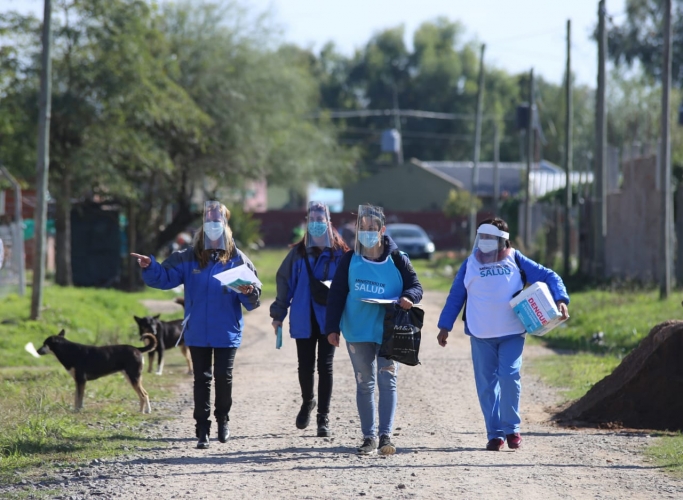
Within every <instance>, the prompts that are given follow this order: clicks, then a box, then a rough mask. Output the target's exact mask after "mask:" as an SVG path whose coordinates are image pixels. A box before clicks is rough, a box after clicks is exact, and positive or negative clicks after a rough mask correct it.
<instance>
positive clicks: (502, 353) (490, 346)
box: [470, 334, 525, 440]
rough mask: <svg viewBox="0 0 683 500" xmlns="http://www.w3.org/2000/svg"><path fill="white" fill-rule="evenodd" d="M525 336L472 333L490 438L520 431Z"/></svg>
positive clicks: (487, 432)
mask: <svg viewBox="0 0 683 500" xmlns="http://www.w3.org/2000/svg"><path fill="white" fill-rule="evenodd" d="M524 340H525V336H524V335H523V334H520V335H509V336H506V337H500V338H494V339H479V338H477V337H470V343H471V345H472V363H473V365H474V381H475V383H476V385H477V394H478V396H479V405H480V406H481V411H482V413H483V414H484V422H485V423H486V434H487V435H488V439H489V440H491V439H494V438H502V439H505V435H506V434H514V433H515V432H519V424H520V423H521V421H522V419H521V417H520V415H519V399H520V396H521V394H522V382H521V380H520V372H519V371H520V369H521V368H522V351H523V350H524Z"/></svg>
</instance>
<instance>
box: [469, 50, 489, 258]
mask: <svg viewBox="0 0 683 500" xmlns="http://www.w3.org/2000/svg"><path fill="white" fill-rule="evenodd" d="M485 50H486V45H482V46H481V56H480V57H479V83H478V87H477V114H476V116H475V122H474V157H473V159H472V162H473V164H472V197H471V201H470V247H472V246H473V245H474V237H475V235H476V230H477V207H476V203H475V200H476V198H477V193H478V191H479V150H480V144H481V119H482V112H483V105H484V51H485Z"/></svg>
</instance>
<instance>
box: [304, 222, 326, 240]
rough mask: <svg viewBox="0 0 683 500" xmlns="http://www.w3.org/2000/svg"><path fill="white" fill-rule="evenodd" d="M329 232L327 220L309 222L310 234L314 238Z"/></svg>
mask: <svg viewBox="0 0 683 500" xmlns="http://www.w3.org/2000/svg"><path fill="white" fill-rule="evenodd" d="M326 232H327V222H318V221H311V222H309V223H308V234H310V235H311V236H313V237H314V238H320V237H321V236H322V235H323V234H325V233H326Z"/></svg>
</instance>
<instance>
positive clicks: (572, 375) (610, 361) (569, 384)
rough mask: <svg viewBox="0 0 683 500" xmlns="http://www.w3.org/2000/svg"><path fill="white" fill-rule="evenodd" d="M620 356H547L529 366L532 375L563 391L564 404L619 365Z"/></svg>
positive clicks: (586, 390) (583, 354) (582, 393)
mask: <svg viewBox="0 0 683 500" xmlns="http://www.w3.org/2000/svg"><path fill="white" fill-rule="evenodd" d="M619 362H620V359H619V358H617V357H616V356H597V355H595V354H588V353H581V354H570V355H556V356H543V357H540V358H536V359H533V361H532V362H531V363H529V369H530V370H531V372H532V373H535V374H537V375H539V376H540V377H541V378H542V379H543V380H544V381H545V382H546V383H547V384H549V385H551V386H553V387H558V388H561V391H560V393H561V395H562V398H563V401H562V402H565V401H570V400H574V399H578V398H580V397H581V396H583V395H584V394H585V393H586V392H588V390H589V389H590V388H591V387H593V386H594V385H595V384H596V382H598V381H599V380H602V379H603V378H605V377H606V376H607V375H609V374H610V373H612V371H613V370H614V368H616V366H617V365H618V364H619Z"/></svg>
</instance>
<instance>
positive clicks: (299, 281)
mask: <svg viewBox="0 0 683 500" xmlns="http://www.w3.org/2000/svg"><path fill="white" fill-rule="evenodd" d="M307 220H308V224H307V231H306V233H305V235H304V237H303V239H302V240H301V241H299V242H298V243H297V244H295V245H294V246H293V247H292V249H291V250H290V251H289V253H288V254H287V257H285V260H284V261H283V262H282V264H281V265H280V268H279V269H278V271H277V276H276V283H277V297H276V298H275V302H273V304H272V305H271V306H270V317H271V318H273V323H272V324H273V328H274V329H275V333H276V334H277V330H278V328H282V322H283V321H284V319H285V317H286V316H287V310H288V309H289V310H290V312H289V334H290V336H291V337H292V338H293V339H295V340H296V353H297V358H298V362H299V386H300V387H301V399H302V403H301V409H300V410H299V413H298V415H297V417H296V427H297V429H305V428H306V427H308V424H309V422H310V416H311V412H312V411H313V409H314V408H315V406H316V401H315V399H314V395H313V394H314V393H313V385H314V374H315V368H316V351H317V355H318V361H317V367H318V415H317V418H316V423H317V425H318V431H317V435H318V437H327V436H329V435H330V428H329V411H330V400H331V398H332V371H333V368H332V364H333V361H334V353H335V348H334V346H333V345H332V344H330V343H329V342H328V341H327V338H326V337H324V336H323V334H322V331H323V330H324V326H325V312H326V309H327V307H326V297H318V300H317V301H316V297H315V293H312V289H311V283H312V280H317V281H329V280H331V279H332V277H333V276H334V273H335V271H336V270H337V265H338V263H339V260H340V259H341V256H342V255H343V254H344V253H345V252H348V250H349V248H348V247H347V246H346V243H344V241H343V240H342V239H341V237H340V236H339V234H338V233H337V231H336V230H335V229H334V228H333V227H332V223H331V222H330V213H329V210H328V208H327V206H326V205H325V204H324V203H320V202H315V201H313V202H311V203H310V204H309V208H308V217H307ZM320 287H325V285H322V284H320V285H318V293H321V292H320V290H321V289H320ZM325 291H326V287H325V289H323V292H325ZM322 294H323V295H324V293H322ZM323 299H324V300H323Z"/></svg>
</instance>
